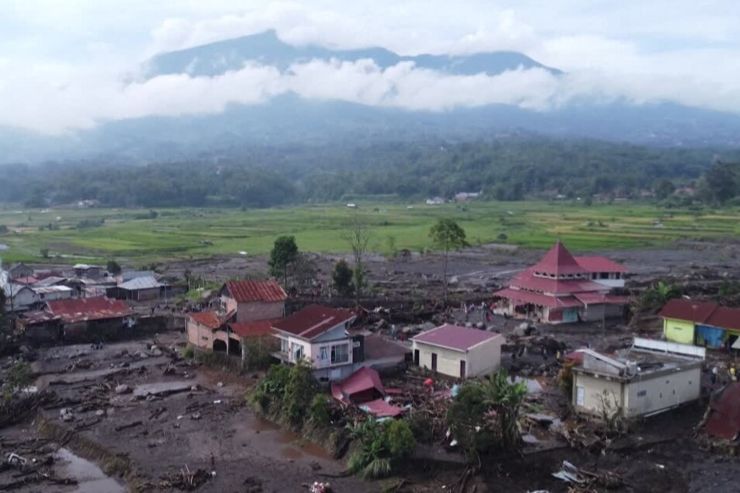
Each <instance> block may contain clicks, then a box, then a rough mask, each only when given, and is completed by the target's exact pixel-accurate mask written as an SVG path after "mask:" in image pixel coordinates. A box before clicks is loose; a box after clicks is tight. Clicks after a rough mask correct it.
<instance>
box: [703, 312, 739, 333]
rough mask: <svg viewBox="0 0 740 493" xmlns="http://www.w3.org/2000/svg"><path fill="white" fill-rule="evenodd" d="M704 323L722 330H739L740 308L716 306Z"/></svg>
mask: <svg viewBox="0 0 740 493" xmlns="http://www.w3.org/2000/svg"><path fill="white" fill-rule="evenodd" d="M705 323H706V324H707V325H712V326H714V327H719V328H722V329H733V330H740V308H729V307H727V306H718V307H717V308H716V309H715V310H714V311H713V312H712V314H711V315H710V316H709V318H707V320H706V322H705Z"/></svg>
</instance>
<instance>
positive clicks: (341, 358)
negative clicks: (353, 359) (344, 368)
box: [331, 344, 349, 364]
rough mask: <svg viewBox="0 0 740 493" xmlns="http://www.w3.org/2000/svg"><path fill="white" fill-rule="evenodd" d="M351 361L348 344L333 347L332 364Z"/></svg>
mask: <svg viewBox="0 0 740 493" xmlns="http://www.w3.org/2000/svg"><path fill="white" fill-rule="evenodd" d="M348 361H349V348H348V347H347V344H337V345H336V346H332V347H331V362H332V364H338V363H347V362H348Z"/></svg>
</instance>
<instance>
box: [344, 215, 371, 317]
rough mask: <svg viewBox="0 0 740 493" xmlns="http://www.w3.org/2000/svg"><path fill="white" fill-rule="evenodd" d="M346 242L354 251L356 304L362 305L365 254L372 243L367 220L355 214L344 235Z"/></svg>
mask: <svg viewBox="0 0 740 493" xmlns="http://www.w3.org/2000/svg"><path fill="white" fill-rule="evenodd" d="M342 237H343V238H344V240H345V241H346V242H347V243H348V244H349V246H350V249H351V250H352V257H353V258H354V261H355V268H354V273H353V275H354V286H355V302H356V303H357V304H358V305H359V304H360V296H361V295H362V290H363V289H364V288H365V285H366V281H365V264H364V262H365V254H366V253H367V248H368V244H369V243H370V238H371V234H370V229H369V228H368V225H367V219H366V218H365V217H364V216H361V215H360V214H359V213H358V212H355V213H354V215H353V216H352V219H351V220H350V222H349V224H348V225H347V231H346V232H345V233H344V234H343V235H342Z"/></svg>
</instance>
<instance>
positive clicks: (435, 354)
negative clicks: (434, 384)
mask: <svg viewBox="0 0 740 493" xmlns="http://www.w3.org/2000/svg"><path fill="white" fill-rule="evenodd" d="M432 371H437V353H432Z"/></svg>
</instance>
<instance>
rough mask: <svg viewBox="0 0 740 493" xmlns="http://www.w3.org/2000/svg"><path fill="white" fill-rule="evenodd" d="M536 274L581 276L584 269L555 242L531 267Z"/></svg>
mask: <svg viewBox="0 0 740 493" xmlns="http://www.w3.org/2000/svg"><path fill="white" fill-rule="evenodd" d="M532 270H534V271H536V272H544V273H546V274H552V275H555V276H562V275H567V274H583V273H585V272H586V271H585V269H584V268H583V267H581V266H580V265H579V264H578V262H576V259H575V258H574V257H573V255H571V253H570V252H569V251H568V249H567V248H565V246H563V244H562V243H560V240H558V241H557V242H555V245H553V247H552V248H550V250H549V251H548V252H547V253H546V254H545V255H544V256H543V257H542V259H541V260H540V261H539V262H537V264H535V265H534V267H532Z"/></svg>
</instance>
